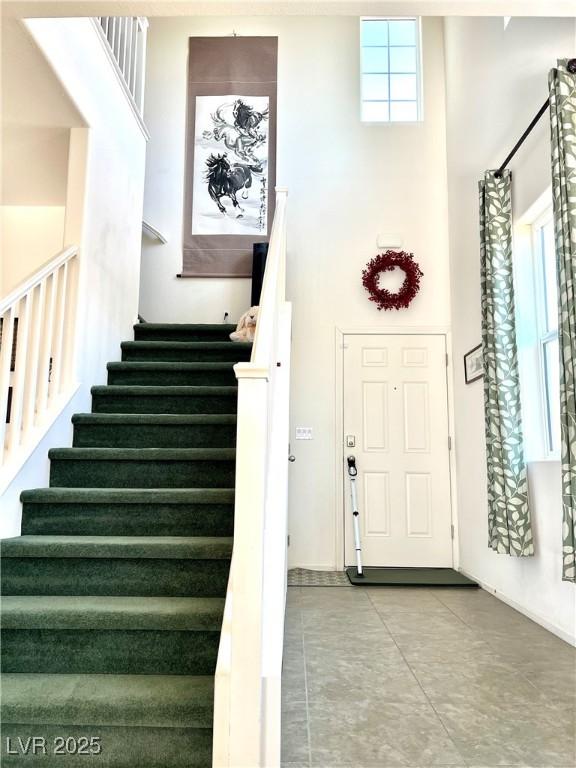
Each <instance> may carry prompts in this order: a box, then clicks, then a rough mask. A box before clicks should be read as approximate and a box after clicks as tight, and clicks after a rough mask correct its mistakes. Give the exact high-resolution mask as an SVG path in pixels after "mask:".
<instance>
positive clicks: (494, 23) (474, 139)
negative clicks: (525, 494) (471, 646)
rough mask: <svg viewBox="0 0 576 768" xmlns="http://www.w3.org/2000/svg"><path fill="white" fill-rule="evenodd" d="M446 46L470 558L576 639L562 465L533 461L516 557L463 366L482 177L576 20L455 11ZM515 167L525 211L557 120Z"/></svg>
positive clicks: (528, 115)
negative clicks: (528, 528) (509, 551)
mask: <svg viewBox="0 0 576 768" xmlns="http://www.w3.org/2000/svg"><path fill="white" fill-rule="evenodd" d="M445 44H446V74H447V131H448V133H447V137H448V142H447V143H448V179H449V199H450V208H449V213H450V256H451V278H452V311H453V318H452V322H453V339H454V360H455V362H456V367H455V382H454V387H455V408H456V441H455V450H456V460H457V477H458V510H459V538H460V559H461V566H462V568H463V569H464V570H465V571H467V572H468V573H469V574H471V575H473V576H474V577H475V578H477V579H479V580H480V581H481V582H482V583H483V584H486V585H487V586H489V587H491V588H493V589H494V590H496V591H497V593H498V594H499V595H500V596H501V597H503V598H504V599H507V600H509V601H511V602H512V603H513V604H515V605H516V606H517V607H519V608H521V609H522V610H524V611H526V612H528V613H530V614H531V615H532V616H533V617H534V618H536V619H537V620H539V621H541V622H542V623H544V624H546V625H547V626H549V627H550V628H553V629H554V630H555V631H557V632H559V633H560V634H561V635H562V636H564V637H568V638H569V637H572V638H576V589H575V588H574V585H573V584H568V583H565V582H564V583H563V582H562V581H561V538H562V536H561V502H560V467H559V464H558V463H554V462H540V463H531V464H530V466H529V482H530V492H531V506H532V514H533V518H534V522H533V524H534V530H535V546H536V555H535V556H534V557H533V558H525V559H523V560H518V559H515V558H510V557H507V556H504V555H498V554H496V553H494V552H493V551H492V550H490V549H488V547H487V539H488V533H487V512H486V487H485V486H486V476H485V443H484V414H483V394H482V384H481V382H477V383H475V384H472V385H469V386H466V385H465V384H464V381H463V376H462V366H461V364H460V361H461V360H462V356H463V354H464V353H465V352H467V351H468V350H469V349H471V348H472V347H474V346H476V344H478V343H479V341H480V328H481V325H480V281H479V269H480V267H479V236H478V191H477V182H478V180H479V179H480V178H481V177H482V174H483V172H484V170H485V169H488V168H495V167H498V166H499V164H500V163H501V162H502V161H503V160H504V158H505V156H506V155H507V154H508V151H509V150H510V149H511V148H512V146H513V145H514V143H515V142H516V140H517V139H518V138H519V137H520V135H521V134H522V132H523V131H524V129H525V128H526V127H527V125H528V123H529V122H530V120H531V119H532V117H533V116H534V114H535V113H536V111H537V110H538V108H539V107H540V106H541V104H542V103H543V102H544V100H545V99H546V97H547V93H548V88H547V73H548V70H549V69H550V68H551V67H552V66H554V64H555V61H556V59H557V58H561V57H567V56H573V55H574V53H575V51H576V46H575V25H574V22H573V21H572V20H566V19H524V18H513V19H512V20H511V22H510V24H509V26H508V28H507V29H506V31H504V28H503V23H502V18H485V19H479V18H467V19H464V18H447V19H446V21H445ZM511 168H512V172H513V198H514V202H513V206H514V215H515V217H517V218H518V217H519V216H521V215H522V214H523V213H524V212H525V211H526V210H527V209H528V208H529V206H530V205H532V203H534V201H535V200H537V198H538V197H539V196H540V195H541V194H542V193H543V192H544V191H545V190H546V188H547V187H548V186H549V185H550V142H549V120H548V118H547V116H545V117H544V118H543V119H542V120H541V122H540V124H539V125H538V127H537V128H536V129H535V130H534V132H533V133H532V134H531V136H530V138H529V139H528V140H527V142H526V144H525V145H524V147H523V148H522V149H521V150H520V152H519V153H518V155H517V156H516V158H515V159H514V161H513V162H512V164H511ZM525 418H526V414H525Z"/></svg>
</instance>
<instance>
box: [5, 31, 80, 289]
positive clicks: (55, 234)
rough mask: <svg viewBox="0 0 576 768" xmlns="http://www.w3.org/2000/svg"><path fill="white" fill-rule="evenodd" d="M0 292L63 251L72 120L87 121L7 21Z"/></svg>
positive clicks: (29, 43) (36, 52)
mask: <svg viewBox="0 0 576 768" xmlns="http://www.w3.org/2000/svg"><path fill="white" fill-rule="evenodd" d="M0 60H1V64H2V66H1V68H0V69H1V87H2V118H1V133H2V140H1V141H2V179H1V192H0V205H1V206H2V207H1V210H0V219H1V222H0V224H1V226H0V229H1V232H2V235H1V239H0V248H1V253H2V258H1V261H0V296H4V295H6V294H7V293H9V292H10V291H11V290H12V289H13V288H15V287H16V286H17V285H18V283H20V282H21V281H22V280H23V279H25V278H26V277H27V276H28V275H30V274H32V273H33V272H36V271H37V270H38V269H39V267H40V266H41V265H42V264H44V263H45V262H47V261H49V260H50V259H51V258H53V257H54V256H55V255H56V254H57V253H58V252H59V251H61V250H62V245H63V242H64V221H65V211H64V209H65V205H66V186H67V176H68V149H69V142H70V126H71V125H75V124H79V123H81V122H82V118H81V116H80V114H79V113H78V111H77V109H76V108H75V106H74V104H73V103H72V101H71V100H70V98H69V97H68V95H67V94H66V92H65V90H64V89H63V87H62V85H61V83H60V82H59V81H58V79H57V78H56V76H55V75H54V73H53V72H52V71H51V70H50V68H49V67H48V66H47V64H46V61H45V59H44V58H43V56H42V54H41V52H40V51H39V49H38V47H37V46H36V45H35V44H34V42H33V40H32V39H31V37H30V35H29V34H28V33H27V31H26V29H25V27H24V26H23V24H22V23H21V22H19V21H16V20H13V19H10V20H6V22H5V23H3V24H2V30H1V45H0Z"/></svg>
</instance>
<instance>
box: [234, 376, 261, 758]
mask: <svg viewBox="0 0 576 768" xmlns="http://www.w3.org/2000/svg"><path fill="white" fill-rule="evenodd" d="M234 370H235V372H236V376H237V378H238V428H237V446H236V451H237V460H236V506H235V519H234V559H233V562H232V568H233V572H232V582H233V595H234V603H233V611H232V627H231V632H232V644H231V672H230V696H231V708H230V765H231V766H232V765H233V766H235V768H254V766H259V765H261V748H262V745H261V740H262V735H261V734H262V671H261V663H262V580H263V565H264V537H263V528H264V511H265V502H266V453H267V447H268V427H267V418H266V411H265V409H263V408H262V404H263V403H265V402H266V399H267V388H268V373H267V371H266V370H264V369H260V370H258V369H256V370H254V368H253V367H252V366H251V364H250V363H248V364H244V365H243V364H238V365H236V366H234Z"/></svg>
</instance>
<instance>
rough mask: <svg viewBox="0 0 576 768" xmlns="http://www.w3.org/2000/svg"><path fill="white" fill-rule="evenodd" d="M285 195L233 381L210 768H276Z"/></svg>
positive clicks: (286, 338)
mask: <svg viewBox="0 0 576 768" xmlns="http://www.w3.org/2000/svg"><path fill="white" fill-rule="evenodd" d="M286 203H287V191H286V190H285V189H277V190H276V213H275V216H274V222H273V226H272V233H271V237H270V246H269V249H268V258H267V264H266V271H265V274H264V283H263V286H262V294H261V298H260V312H259V317H258V323H257V328H256V337H255V339H254V346H253V349H252V357H251V360H250V362H249V363H238V364H237V365H236V366H234V370H235V372H236V377H237V379H238V426H237V441H236V496H235V511H234V549H233V553H232V563H231V567H230V578H229V583H228V591H227V595H226V607H225V612H224V622H223V627H222V635H221V640H220V648H219V653H218V663H217V667H216V685H215V701H214V750H213V766H214V768H259V767H260V766H266V768H277V767H279V766H280V718H281V697H280V693H281V687H280V681H281V673H282V646H283V637H284V607H285V597H286V534H287V508H288V507H287V502H288V437H289V424H288V408H289V391H290V334H291V305H290V304H289V303H287V302H286V296H285V284H286Z"/></svg>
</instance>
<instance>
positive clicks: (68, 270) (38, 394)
mask: <svg viewBox="0 0 576 768" xmlns="http://www.w3.org/2000/svg"><path fill="white" fill-rule="evenodd" d="M77 284H78V248H77V247H76V246H72V247H70V248H66V249H65V250H64V251H62V252H61V253H59V254H58V255H57V256H56V257H55V258H54V259H52V260H51V261H50V262H48V264H46V265H45V266H44V267H42V269H40V270H39V271H38V272H37V273H36V274H34V275H33V276H32V277H30V278H29V279H28V280H26V281H25V282H23V283H22V284H21V285H20V286H18V287H17V288H16V289H15V290H14V291H12V293H10V294H9V295H8V296H6V298H4V299H2V300H1V301H0V326H1V330H0V333H1V336H0V487H2V486H5V485H6V482H7V480H8V479H9V476H10V473H11V471H12V469H13V467H14V466H15V463H17V460H18V458H22V456H23V455H27V453H28V452H29V450H30V448H31V447H33V445H34V444H35V435H36V436H37V435H38V432H39V431H41V430H42V428H43V427H44V426H45V424H46V421H47V419H48V418H49V416H50V414H51V413H53V412H54V411H56V410H58V408H59V407H60V403H61V400H62V397H63V396H65V395H66V394H67V393H69V391H70V388H71V386H72V383H73V382H72V364H73V360H72V357H73V348H74V327H75V319H76V306H75V305H76V296H77Z"/></svg>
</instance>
